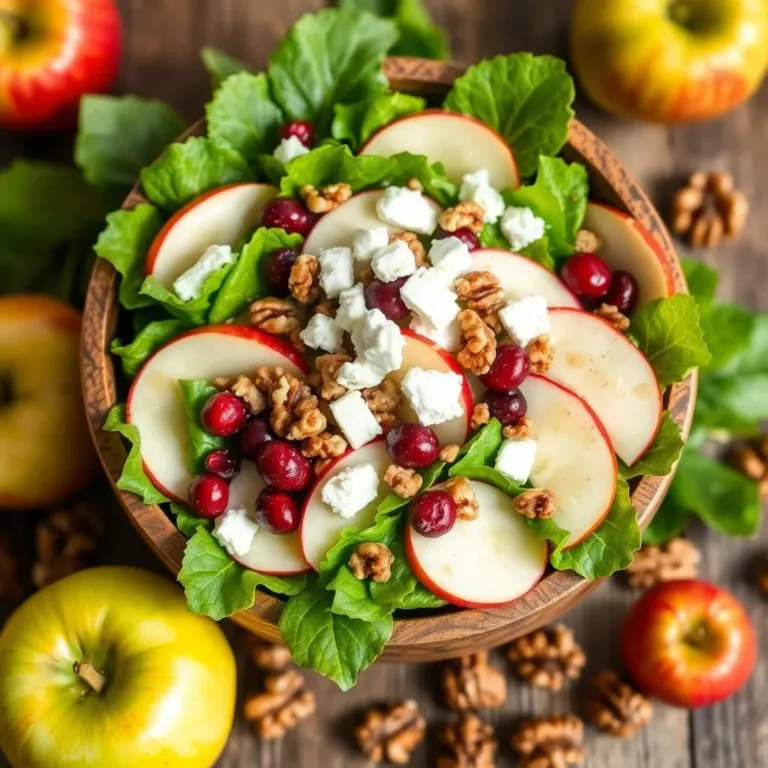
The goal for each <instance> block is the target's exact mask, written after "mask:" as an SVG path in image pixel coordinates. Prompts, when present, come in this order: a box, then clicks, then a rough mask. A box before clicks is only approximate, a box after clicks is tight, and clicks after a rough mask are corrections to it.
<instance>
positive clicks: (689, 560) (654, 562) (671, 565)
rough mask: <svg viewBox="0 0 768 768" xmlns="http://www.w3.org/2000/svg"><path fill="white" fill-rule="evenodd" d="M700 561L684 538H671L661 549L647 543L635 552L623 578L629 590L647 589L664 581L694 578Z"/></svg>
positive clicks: (697, 572)
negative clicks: (632, 588) (629, 587)
mask: <svg viewBox="0 0 768 768" xmlns="http://www.w3.org/2000/svg"><path fill="white" fill-rule="evenodd" d="M700 562H701V554H700V553H699V550H698V549H696V547H695V546H694V545H693V544H692V543H691V542H690V541H688V540H687V539H672V541H670V542H667V543H666V544H662V545H661V546H652V545H650V544H648V545H645V546H644V547H642V548H641V549H640V550H638V551H637V552H635V558H634V560H633V561H632V562H631V563H630V564H629V565H628V566H627V568H626V570H625V571H624V578H625V579H626V581H627V583H628V584H629V586H631V587H639V588H640V589H650V588H651V587H653V586H655V585H656V584H661V583H662V582H665V581H675V580H677V579H695V578H697V577H698V575H699V563H700Z"/></svg>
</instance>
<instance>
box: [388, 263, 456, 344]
mask: <svg viewBox="0 0 768 768" xmlns="http://www.w3.org/2000/svg"><path fill="white" fill-rule="evenodd" d="M400 296H401V298H402V299H403V301H404V302H405V305H406V306H407V307H408V309H410V310H411V312H415V313H416V314H417V315H418V316H419V318H420V320H421V322H422V323H424V324H427V323H428V324H429V325H431V326H432V328H434V329H435V330H436V331H441V330H443V329H444V328H447V327H448V326H449V325H450V324H451V323H452V322H453V321H454V320H455V319H456V316H457V315H458V314H459V305H458V304H457V303H456V294H455V293H453V291H451V290H449V289H448V288H447V287H446V285H445V282H444V278H443V277H442V276H441V275H440V273H439V272H438V271H437V270H436V269H427V267H419V269H417V270H416V271H415V272H414V273H413V274H412V275H411V276H410V277H409V278H408V280H406V282H405V284H404V285H403V287H402V288H401V289H400Z"/></svg>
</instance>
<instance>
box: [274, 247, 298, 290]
mask: <svg viewBox="0 0 768 768" xmlns="http://www.w3.org/2000/svg"><path fill="white" fill-rule="evenodd" d="M296 258H297V254H296V251H294V250H292V249H291V248H280V250H278V251H275V252H274V253H271V254H270V255H269V259H268V260H267V282H268V283H269V291H270V294H272V295H273V296H287V295H288V292H289V291H288V278H289V277H290V276H291V267H292V266H293V265H294V263H295V261H296Z"/></svg>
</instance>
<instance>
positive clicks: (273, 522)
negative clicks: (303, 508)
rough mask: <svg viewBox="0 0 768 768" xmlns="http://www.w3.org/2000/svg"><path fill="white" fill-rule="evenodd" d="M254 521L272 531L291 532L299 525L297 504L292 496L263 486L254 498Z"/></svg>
mask: <svg viewBox="0 0 768 768" xmlns="http://www.w3.org/2000/svg"><path fill="white" fill-rule="evenodd" d="M256 522H257V523H258V524H259V525H261V526H263V527H264V528H266V529H267V530H268V531H271V532H272V533H293V532H294V531H295V530H296V529H297V528H298V527H299V505H298V504H297V503H296V499H294V498H293V496H290V495H289V494H287V493H283V491H276V490H274V489H272V488H265V489H264V490H263V491H262V492H261V493H260V494H259V498H258V499H256Z"/></svg>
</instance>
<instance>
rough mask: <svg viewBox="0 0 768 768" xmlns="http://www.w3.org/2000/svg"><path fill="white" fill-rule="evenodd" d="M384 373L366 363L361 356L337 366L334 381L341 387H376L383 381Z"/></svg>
mask: <svg viewBox="0 0 768 768" xmlns="http://www.w3.org/2000/svg"><path fill="white" fill-rule="evenodd" d="M385 376H386V374H385V373H383V372H382V371H380V370H379V369H378V368H374V367H373V366H372V365H371V364H370V363H366V362H365V361H364V360H362V359H361V358H359V357H358V358H357V360H353V361H352V362H349V363H344V365H342V366H341V368H339V371H338V373H337V374H336V381H338V382H339V384H341V386H342V387H346V388H347V389H368V388H369V387H378V386H379V384H381V382H382V381H384V377H385Z"/></svg>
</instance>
